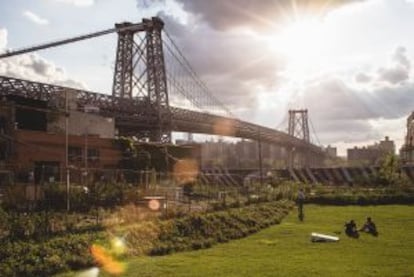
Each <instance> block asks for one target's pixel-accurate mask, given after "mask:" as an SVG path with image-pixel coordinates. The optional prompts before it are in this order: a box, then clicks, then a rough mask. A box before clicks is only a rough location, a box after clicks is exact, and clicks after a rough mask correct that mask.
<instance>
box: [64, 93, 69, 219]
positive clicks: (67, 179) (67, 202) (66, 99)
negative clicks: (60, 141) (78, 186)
mask: <svg viewBox="0 0 414 277" xmlns="http://www.w3.org/2000/svg"><path fill="white" fill-rule="evenodd" d="M68 108H69V107H68V91H67V90H65V167H66V210H67V211H68V212H69V210H70V172H69V157H68V156H69V130H68V129H69V112H68Z"/></svg>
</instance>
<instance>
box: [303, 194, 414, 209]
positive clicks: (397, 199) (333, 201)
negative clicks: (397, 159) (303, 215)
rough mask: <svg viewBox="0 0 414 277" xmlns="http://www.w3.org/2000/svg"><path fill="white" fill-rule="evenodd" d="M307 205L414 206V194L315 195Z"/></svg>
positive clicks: (307, 201)
mask: <svg viewBox="0 0 414 277" xmlns="http://www.w3.org/2000/svg"><path fill="white" fill-rule="evenodd" d="M306 203H313V204H320V205H361V206H365V205H393V204H403V205H406V204H414V194H408V193H397V194H388V195H387V194H377V195H370V194H355V195H346V194H344V195H340V194H329V195H315V196H311V197H309V198H308V199H307V200H306Z"/></svg>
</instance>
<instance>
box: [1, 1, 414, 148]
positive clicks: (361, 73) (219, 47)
mask: <svg viewBox="0 0 414 277" xmlns="http://www.w3.org/2000/svg"><path fill="white" fill-rule="evenodd" d="M151 16H159V17H161V18H162V19H163V20H164V22H165V24H166V25H165V28H166V31H167V32H168V33H169V34H170V35H171V36H172V38H173V39H174V41H175V42H176V44H177V45H178V46H179V47H180V49H181V50H182V52H183V53H185V56H186V58H187V60H188V61H189V63H190V64H191V65H192V67H193V68H194V69H195V71H196V72H197V73H198V75H199V76H200V77H201V79H202V80H203V81H204V82H205V83H206V84H207V86H208V87H209V89H210V91H211V92H212V93H213V94H215V96H216V97H217V98H219V99H220V100H221V101H222V102H223V103H224V104H225V105H226V106H227V107H228V108H229V109H230V110H231V111H232V112H233V114H235V115H236V116H237V117H238V118H240V119H242V120H247V121H251V122H253V123H257V124H261V125H264V126H268V127H272V128H278V129H279V130H284V131H286V130H287V115H288V110H289V109H302V108H306V109H308V112H309V117H310V119H311V126H312V128H311V129H312V131H314V132H313V133H314V134H316V135H312V138H313V140H314V142H320V143H322V144H324V145H328V144H330V145H332V146H336V147H338V150H339V153H340V154H341V155H345V153H346V148H349V147H353V146H363V145H368V144H373V143H374V142H376V141H379V140H381V139H383V138H384V137H385V136H389V137H390V139H393V140H394V141H395V142H396V144H397V147H398V148H399V147H400V146H401V145H402V143H403V141H404V136H405V130H406V127H405V121H406V118H407V116H408V115H409V114H410V113H411V112H412V111H413V110H414V76H413V73H412V70H411V69H412V67H411V64H412V61H413V53H414V36H413V35H412V26H414V1H413V0H256V1H253V0H227V1H222V0H209V1H205V0H122V1H115V0H14V1H6V0H1V1H0V52H2V51H6V49H18V48H22V47H27V46H33V45H36V44H41V43H43V42H49V41H54V40H56V39H62V38H67V37H71V36H75V35H79V34H85V33H89V32H95V31H99V30H104V29H109V28H112V27H113V26H114V23H116V22H124V21H131V22H140V21H141V20H142V18H144V17H151ZM115 48H116V35H115V34H112V35H108V36H104V37H99V38H95V39H92V40H87V41H83V42H78V43H75V44H70V45H65V46H61V47H58V48H53V49H46V50H42V51H38V52H36V53H31V54H27V55H22V56H18V57H14V58H8V59H2V60H0V75H6V76H11V77H18V78H24V79H28V80H33V81H41V82H47V83H53V84H59V85H65V86H70V87H76V88H84V89H88V90H92V91H96V92H102V93H110V92H111V86H112V78H113V76H112V75H113V65H114V60H115Z"/></svg>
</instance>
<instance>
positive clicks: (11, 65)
mask: <svg viewBox="0 0 414 277" xmlns="http://www.w3.org/2000/svg"><path fill="white" fill-rule="evenodd" d="M6 48H7V30H6V29H1V28H0V50H1V49H3V50H4V49H6ZM0 75H3V76H9V77H15V78H22V79H27V80H31V81H37V82H45V83H50V84H56V85H62V86H70V87H73V88H79V89H86V86H85V85H84V84H83V83H81V82H79V81H77V80H74V79H72V78H70V77H69V76H68V75H67V74H66V73H65V71H64V69H62V68H60V67H57V66H56V65H55V64H54V63H52V62H50V61H48V60H46V59H44V58H42V57H40V56H39V55H37V54H25V55H19V56H15V57H12V58H3V59H1V60H0Z"/></svg>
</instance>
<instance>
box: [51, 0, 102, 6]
mask: <svg viewBox="0 0 414 277" xmlns="http://www.w3.org/2000/svg"><path fill="white" fill-rule="evenodd" d="M54 1H56V2H61V3H65V4H70V5H74V6H78V7H87V6H92V5H93V4H95V0H54Z"/></svg>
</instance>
